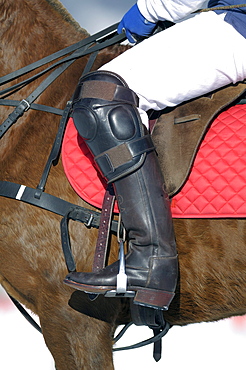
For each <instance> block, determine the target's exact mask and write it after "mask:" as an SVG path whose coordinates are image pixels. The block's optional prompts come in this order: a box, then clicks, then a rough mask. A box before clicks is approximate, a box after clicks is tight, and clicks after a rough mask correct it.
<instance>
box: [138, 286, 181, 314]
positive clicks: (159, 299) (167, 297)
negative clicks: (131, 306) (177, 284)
mask: <svg viewBox="0 0 246 370" xmlns="http://www.w3.org/2000/svg"><path fill="white" fill-rule="evenodd" d="M174 295H175V293H171V292H166V291H161V290H155V289H148V288H143V289H139V290H137V292H136V295H135V297H134V300H133V302H134V303H135V304H139V305H142V306H147V307H152V308H158V309H161V310H165V311H166V310H168V307H169V305H170V303H171V301H172V299H173V297H174Z"/></svg>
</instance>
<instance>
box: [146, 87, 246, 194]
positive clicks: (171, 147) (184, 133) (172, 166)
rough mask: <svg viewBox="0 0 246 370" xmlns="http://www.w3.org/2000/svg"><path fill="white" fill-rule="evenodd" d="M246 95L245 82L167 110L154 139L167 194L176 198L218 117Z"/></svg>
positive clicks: (158, 118) (154, 131)
mask: <svg viewBox="0 0 246 370" xmlns="http://www.w3.org/2000/svg"><path fill="white" fill-rule="evenodd" d="M244 92H245V81H244V82H242V83H238V84H237V85H230V86H227V87H224V88H222V89H219V90H217V91H215V92H213V93H212V94H209V95H206V96H202V97H200V98H197V99H194V100H190V101H188V102H185V103H183V104H181V105H179V106H177V107H175V108H166V109H165V110H163V111H161V113H160V114H159V116H158V117H155V114H156V112H155V113H154V114H152V115H150V119H156V123H155V124H154V128H153V131H152V138H153V141H154V144H155V146H156V149H157V153H158V157H159V162H160V165H161V169H162V172H163V174H164V177H165V183H166V188H167V192H168V194H169V196H170V197H173V196H174V195H175V194H177V193H178V192H179V190H180V189H181V187H182V186H183V185H184V183H185V181H186V180H187V178H188V176H189V173H190V171H191V167H192V165H193V162H194V159H195V157H196V154H197V152H198V149H199V146H200V144H201V142H202V140H203V138H204V136H205V134H206V132H207V130H208V128H209V126H210V124H211V123H212V121H213V120H214V118H215V117H216V116H217V115H218V114H219V113H220V112H221V111H222V110H223V109H224V108H226V107H229V106H230V105H232V104H233V103H235V102H236V101H237V100H238V99H239V98H240V97H242V95H243V94H244Z"/></svg>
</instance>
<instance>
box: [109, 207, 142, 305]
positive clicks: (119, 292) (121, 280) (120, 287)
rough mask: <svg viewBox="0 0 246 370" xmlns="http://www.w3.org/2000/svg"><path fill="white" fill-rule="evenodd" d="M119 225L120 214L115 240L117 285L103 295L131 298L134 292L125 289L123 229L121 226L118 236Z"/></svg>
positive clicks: (124, 233)
mask: <svg viewBox="0 0 246 370" xmlns="http://www.w3.org/2000/svg"><path fill="white" fill-rule="evenodd" d="M120 225H121V215H120V214H119V221H118V230H117V240H118V243H119V272H118V274H117V285H116V290H110V291H108V292H107V293H106V294H105V297H127V298H133V297H134V296H135V292H134V291H131V290H127V274H126V267H125V254H124V242H125V235H126V232H125V229H124V227H123V231H122V233H123V235H122V237H120Z"/></svg>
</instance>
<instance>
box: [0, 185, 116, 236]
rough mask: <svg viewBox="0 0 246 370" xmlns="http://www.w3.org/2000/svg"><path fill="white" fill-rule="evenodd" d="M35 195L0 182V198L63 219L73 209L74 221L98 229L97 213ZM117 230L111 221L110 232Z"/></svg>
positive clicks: (33, 190)
mask: <svg viewBox="0 0 246 370" xmlns="http://www.w3.org/2000/svg"><path fill="white" fill-rule="evenodd" d="M35 193H36V189H33V188H29V187H27V186H24V185H20V184H15V183H13V182H9V181H0V196H3V197H7V198H11V199H16V200H19V201H22V202H24V203H28V204H31V205H33V206H36V207H39V208H42V209H45V210H46V211H50V212H53V213H56V214H58V215H60V216H63V217H64V216H65V215H66V214H67V213H68V212H70V211H71V210H72V209H74V210H76V212H75V213H74V214H73V220H74V221H80V222H82V223H83V224H85V225H86V226H87V227H95V228H97V229H98V228H99V223H100V216H101V214H100V213H99V212H96V211H93V210H91V209H87V208H84V207H80V206H76V205H75V204H73V203H70V202H67V201H65V200H63V199H60V198H57V197H55V196H54V195H51V194H47V193H42V195H41V197H40V198H39V199H38V198H35ZM117 230H118V222H117V221H115V220H113V221H112V223H111V231H112V232H114V233H115V234H116V233H117Z"/></svg>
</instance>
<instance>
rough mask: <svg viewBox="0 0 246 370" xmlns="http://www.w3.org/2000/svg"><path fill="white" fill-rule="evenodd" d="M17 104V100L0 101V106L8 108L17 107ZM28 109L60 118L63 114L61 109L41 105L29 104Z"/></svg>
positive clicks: (18, 102)
mask: <svg viewBox="0 0 246 370" xmlns="http://www.w3.org/2000/svg"><path fill="white" fill-rule="evenodd" d="M19 104H20V101H19V100H11V99H0V105H5V106H9V107H17V106H18V105H19ZM30 109H33V110H39V111H42V112H46V113H53V114H56V115H58V116H62V114H63V109H59V108H54V107H50V106H48V105H43V104H35V103H32V104H30Z"/></svg>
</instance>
